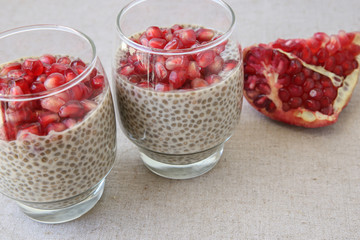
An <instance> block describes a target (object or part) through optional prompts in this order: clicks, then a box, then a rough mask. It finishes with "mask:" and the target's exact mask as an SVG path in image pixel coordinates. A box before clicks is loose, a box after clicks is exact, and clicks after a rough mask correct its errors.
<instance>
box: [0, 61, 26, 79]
mask: <svg viewBox="0 0 360 240" xmlns="http://www.w3.org/2000/svg"><path fill="white" fill-rule="evenodd" d="M18 69H21V63H18V62H14V63H9V64H7V65H6V66H5V67H4V68H3V69H2V70H1V72H0V75H1V76H6V75H7V74H8V73H9V72H10V71H11V70H18Z"/></svg>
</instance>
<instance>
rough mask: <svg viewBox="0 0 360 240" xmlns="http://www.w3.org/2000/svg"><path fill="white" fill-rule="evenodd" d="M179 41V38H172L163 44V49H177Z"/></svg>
mask: <svg viewBox="0 0 360 240" xmlns="http://www.w3.org/2000/svg"><path fill="white" fill-rule="evenodd" d="M179 41H180V40H179V39H178V38H173V39H172V40H171V41H169V42H168V43H167V44H166V45H165V47H164V49H165V50H170V49H177V48H178V46H179Z"/></svg>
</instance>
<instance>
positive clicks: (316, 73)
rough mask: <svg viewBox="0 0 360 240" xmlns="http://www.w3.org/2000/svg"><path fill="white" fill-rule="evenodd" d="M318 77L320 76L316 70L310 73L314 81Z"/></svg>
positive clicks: (318, 78)
mask: <svg viewBox="0 0 360 240" xmlns="http://www.w3.org/2000/svg"><path fill="white" fill-rule="evenodd" d="M320 78H321V75H320V73H318V72H313V74H312V79H314V80H315V81H317V80H320Z"/></svg>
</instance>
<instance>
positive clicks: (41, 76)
mask: <svg viewBox="0 0 360 240" xmlns="http://www.w3.org/2000/svg"><path fill="white" fill-rule="evenodd" d="M46 78H47V76H46V74H41V75H39V76H38V77H37V78H36V80H35V81H36V82H40V83H44V82H45V80H46Z"/></svg>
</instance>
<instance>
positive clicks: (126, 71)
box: [118, 63, 135, 76]
mask: <svg viewBox="0 0 360 240" xmlns="http://www.w3.org/2000/svg"><path fill="white" fill-rule="evenodd" d="M134 70H135V67H134V66H133V65H132V64H131V63H128V64H125V65H124V66H122V67H120V68H119V69H118V73H120V74H121V75H125V76H129V75H131V74H133V73H134Z"/></svg>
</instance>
